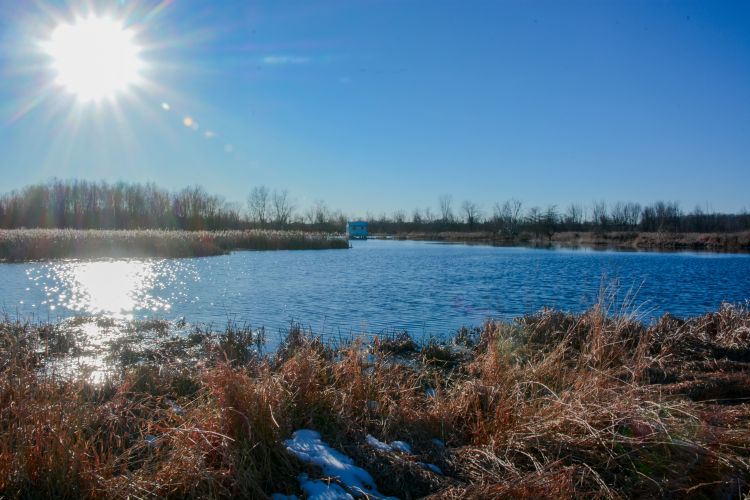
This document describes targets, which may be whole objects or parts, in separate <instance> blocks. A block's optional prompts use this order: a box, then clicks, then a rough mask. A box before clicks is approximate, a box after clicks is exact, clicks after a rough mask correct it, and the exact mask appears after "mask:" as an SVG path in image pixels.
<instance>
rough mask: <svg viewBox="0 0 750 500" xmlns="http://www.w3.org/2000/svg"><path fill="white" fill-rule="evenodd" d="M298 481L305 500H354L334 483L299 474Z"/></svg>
mask: <svg viewBox="0 0 750 500" xmlns="http://www.w3.org/2000/svg"><path fill="white" fill-rule="evenodd" d="M298 479H299V484H300V486H301V487H302V491H304V492H305V495H307V500H354V497H353V496H351V495H350V494H349V493H347V492H346V491H345V490H344V488H342V487H341V486H339V485H338V484H336V483H326V482H325V481H321V480H319V479H310V478H309V477H307V474H300V476H299V478H298Z"/></svg>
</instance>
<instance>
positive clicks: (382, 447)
mask: <svg viewBox="0 0 750 500" xmlns="http://www.w3.org/2000/svg"><path fill="white" fill-rule="evenodd" d="M365 441H366V442H367V444H369V445H370V446H372V447H373V448H377V449H378V450H381V451H393V449H392V448H391V447H390V446H389V445H387V444H385V443H384V442H382V441H378V440H377V438H374V437H373V436H371V435H369V434H368V435H367V437H366V438H365Z"/></svg>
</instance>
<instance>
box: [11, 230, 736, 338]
mask: <svg viewBox="0 0 750 500" xmlns="http://www.w3.org/2000/svg"><path fill="white" fill-rule="evenodd" d="M602 288H606V289H607V291H606V293H609V292H612V291H613V290H614V291H615V292H616V294H615V296H614V297H613V298H611V299H610V300H609V303H610V304H611V305H612V307H613V308H614V309H616V310H620V309H621V308H622V307H623V306H624V305H625V306H626V307H627V308H628V310H633V309H636V310H637V313H638V314H639V315H640V316H641V317H642V318H643V319H645V320H650V319H653V318H654V317H657V316H659V315H661V314H663V313H665V312H670V313H672V314H675V315H679V316H687V315H696V314H701V313H704V312H707V311H710V310H714V309H716V308H718V307H719V306H720V304H721V303H722V302H724V301H728V302H744V301H745V300H747V299H749V298H750V256H748V255H736V254H712V253H692V252H680V253H647V252H616V251H593V250H561V249H555V250H547V249H531V248H519V247H491V246H478V245H461V244H439V243H431V242H411V241H384V240H369V241H355V242H353V247H352V248H351V249H349V250H325V251H275V252H247V251H245V252H234V253H232V254H229V255H224V256H219V257H205V258H194V259H171V260H169V259H168V260H164V259H152V260H149V259H125V260H95V261H54V262H36V263H25V264H0V308H1V309H2V311H3V312H5V313H6V314H7V315H8V316H10V317H11V318H17V317H20V318H31V319H34V320H42V321H47V320H56V319H61V318H68V317H72V316H77V315H104V316H110V317H113V318H121V319H129V318H144V317H149V318H152V317H156V318H162V319H169V320H174V319H178V318H183V317H184V318H186V319H187V321H188V322H190V323H211V324H213V325H214V326H216V327H218V328H220V327H222V326H223V325H224V324H225V323H226V322H227V321H229V320H231V321H236V322H239V323H243V324H249V325H252V326H253V327H261V326H263V327H265V328H266V331H267V332H269V334H274V333H275V332H278V331H281V330H284V329H286V328H287V327H288V326H289V324H290V323H291V322H292V321H295V322H299V323H301V324H302V325H303V326H305V327H309V328H311V329H312V330H313V331H314V332H316V333H323V334H326V335H344V336H349V335H350V334H352V333H354V334H358V333H368V334H374V333H380V332H383V331H389V332H391V331H395V330H408V331H409V332H410V333H413V334H415V335H417V336H420V335H436V336H443V335H447V334H450V333H453V332H454V331H455V330H456V329H457V328H459V327H461V326H475V325H480V324H481V323H482V322H483V321H484V320H486V319H487V318H498V319H500V318H512V317H516V316H519V315H522V314H525V313H530V312H534V311H537V310H539V309H540V308H541V307H544V306H549V307H555V308H560V309H564V310H570V311H581V310H584V309H586V308H588V307H591V306H592V305H593V304H594V303H595V302H596V301H597V299H598V297H599V296H600V294H601V293H602Z"/></svg>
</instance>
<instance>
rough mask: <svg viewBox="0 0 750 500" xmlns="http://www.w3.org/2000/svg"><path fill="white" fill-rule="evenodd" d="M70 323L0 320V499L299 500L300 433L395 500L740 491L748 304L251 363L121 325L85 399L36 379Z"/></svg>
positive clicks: (357, 346) (204, 336)
mask: <svg viewBox="0 0 750 500" xmlns="http://www.w3.org/2000/svg"><path fill="white" fill-rule="evenodd" d="M73 326H74V325H71V324H68V325H29V324H23V323H18V322H11V321H6V322H5V323H2V324H0V414H1V418H0V422H1V424H0V496H3V497H9V498H18V497H24V498H31V497H60V498H65V497H87V498H103V497H109V498H113V497H114V498H119V497H126V496H127V497H144V498H145V497H154V496H159V497H175V498H183V497H213V498H227V497H247V498H266V497H268V496H269V495H271V494H273V493H282V494H287V495H297V496H299V497H300V498H302V497H303V496H302V493H301V491H300V489H299V484H298V481H297V478H298V476H299V475H300V474H301V473H306V474H308V475H310V476H311V477H321V476H322V473H321V471H320V470H317V469H316V468H315V467H311V466H309V465H305V464H303V463H302V462H300V461H299V460H298V459H297V458H295V456H293V455H291V454H290V453H289V452H288V451H287V450H286V449H285V446H284V444H283V442H284V440H285V439H288V438H289V437H290V436H291V435H292V433H293V432H294V431H296V430H298V429H301V428H309V429H314V430H316V431H318V432H319V433H320V434H321V435H322V437H323V438H324V439H325V441H326V442H327V443H329V444H330V445H331V446H332V447H334V448H336V449H338V450H340V451H341V452H343V453H346V454H347V455H348V456H350V457H351V458H352V459H353V460H354V462H355V463H356V464H357V465H359V466H360V467H363V468H364V469H366V470H367V471H369V473H370V474H371V475H372V476H373V478H374V480H375V482H376V483H377V487H378V489H379V491H380V492H381V493H383V494H386V495H394V496H397V497H399V498H423V497H424V498H431V499H454V498H455V499H458V498H580V497H587V498H623V497H669V498H683V497H691V498H742V496H743V495H745V494H747V492H748V484H749V481H750V399H748V398H750V383H749V382H750V343H749V341H750V313H749V312H748V309H747V307H746V306H724V307H722V308H721V309H720V310H718V311H716V312H714V313H711V314H707V315H704V316H700V317H696V318H691V319H687V320H682V319H678V318H674V317H671V316H665V317H663V318H661V319H660V320H659V321H658V322H655V323H653V324H650V325H644V324H642V323H640V322H639V321H637V320H635V319H633V318H631V317H628V316H613V315H610V314H608V313H607V311H606V310H605V309H604V308H603V307H600V306H597V307H594V308H593V309H591V310H589V311H587V312H585V313H583V314H577V315H574V314H567V313H563V312H559V311H553V310H543V311H541V312H539V313H538V314H535V315H532V316H527V317H524V318H520V319H519V320H517V321H514V322H509V323H494V322H493V323H487V324H486V325H484V326H483V327H482V328H478V329H474V330H468V329H463V330H461V331H459V332H458V333H457V335H456V336H455V338H454V339H452V340H450V341H446V342H442V343H441V342H436V341H434V340H430V341H427V342H418V341H416V340H414V339H412V338H411V337H409V336H408V335H407V334H400V335H392V336H388V337H385V338H376V339H374V340H372V341H371V342H367V343H365V342H363V341H359V340H355V341H352V342H350V343H346V344H345V345H338V346H333V345H330V344H327V343H326V342H324V341H323V340H322V339H320V338H317V337H314V336H313V335H311V334H310V333H309V332H307V333H306V332H304V331H303V330H301V329H300V328H297V327H292V328H291V329H290V331H289V332H288V334H287V336H286V339H285V341H284V342H283V343H282V345H281V347H280V348H279V349H277V350H276V351H274V352H273V353H268V354H263V353H262V349H259V346H262V340H263V339H262V335H259V333H258V332H255V331H253V330H250V329H243V328H237V327H234V326H231V325H230V327H229V328H228V329H227V331H225V332H223V333H219V334H217V333H212V332H210V331H205V330H201V329H194V330H192V331H191V332H190V333H184V332H183V333H182V334H180V335H172V334H170V333H169V330H170V328H169V325H167V324H165V323H163V322H162V323H159V322H152V323H138V324H134V325H131V326H130V328H131V329H132V330H131V333H132V334H133V336H132V338H133V339H137V340H133V341H132V343H131V344H128V345H127V346H125V347H124V346H123V344H118V346H117V348H114V347H113V350H114V351H116V356H114V359H117V360H118V361H117V365H116V369H115V370H114V371H113V373H112V375H111V376H110V377H109V378H108V379H107V380H106V381H105V382H102V383H98V384H92V383H90V382H89V381H87V380H86V378H85V377H83V376H80V377H70V376H67V377H63V376H60V375H56V374H55V372H54V370H52V371H50V370H45V369H44V367H45V366H47V365H48V364H49V363H51V362H52V361H53V360H55V359H59V358H60V357H64V356H75V353H76V350H77V344H76V333H75V331H73V330H71V328H73ZM144 339H146V340H148V341H144ZM149 339H150V340H149ZM126 344H127V342H126ZM125 351H128V352H129V355H127V356H123V355H122V353H123V352H125ZM368 435H370V436H373V437H375V438H377V439H378V440H381V441H383V442H391V441H393V440H401V441H405V442H408V443H410V445H411V450H410V451H409V452H408V453H407V452H401V451H393V450H391V451H388V450H387V449H380V448H378V447H373V446H371V445H369V444H368V440H367V439H366V437H367V436H368ZM424 464H432V465H433V467H434V466H436V467H437V469H435V468H432V467H425V466H424ZM438 472H440V473H438ZM329 479H330V478H329ZM330 480H331V481H332V482H334V483H335V482H336V480H335V479H330ZM351 493H352V494H354V496H356V492H354V491H351Z"/></svg>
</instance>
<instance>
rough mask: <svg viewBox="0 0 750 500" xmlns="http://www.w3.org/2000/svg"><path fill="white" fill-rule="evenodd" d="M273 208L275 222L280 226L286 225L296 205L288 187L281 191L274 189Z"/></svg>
mask: <svg viewBox="0 0 750 500" xmlns="http://www.w3.org/2000/svg"><path fill="white" fill-rule="evenodd" d="M271 208H272V210H273V221H274V223H275V224H276V225H277V226H279V227H283V226H286V225H287V224H288V223H289V220H290V219H291V217H292V212H293V211H294V205H293V204H292V202H291V200H290V199H289V192H288V191H287V190H286V189H284V190H281V191H276V190H274V192H273V195H272V196H271Z"/></svg>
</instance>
